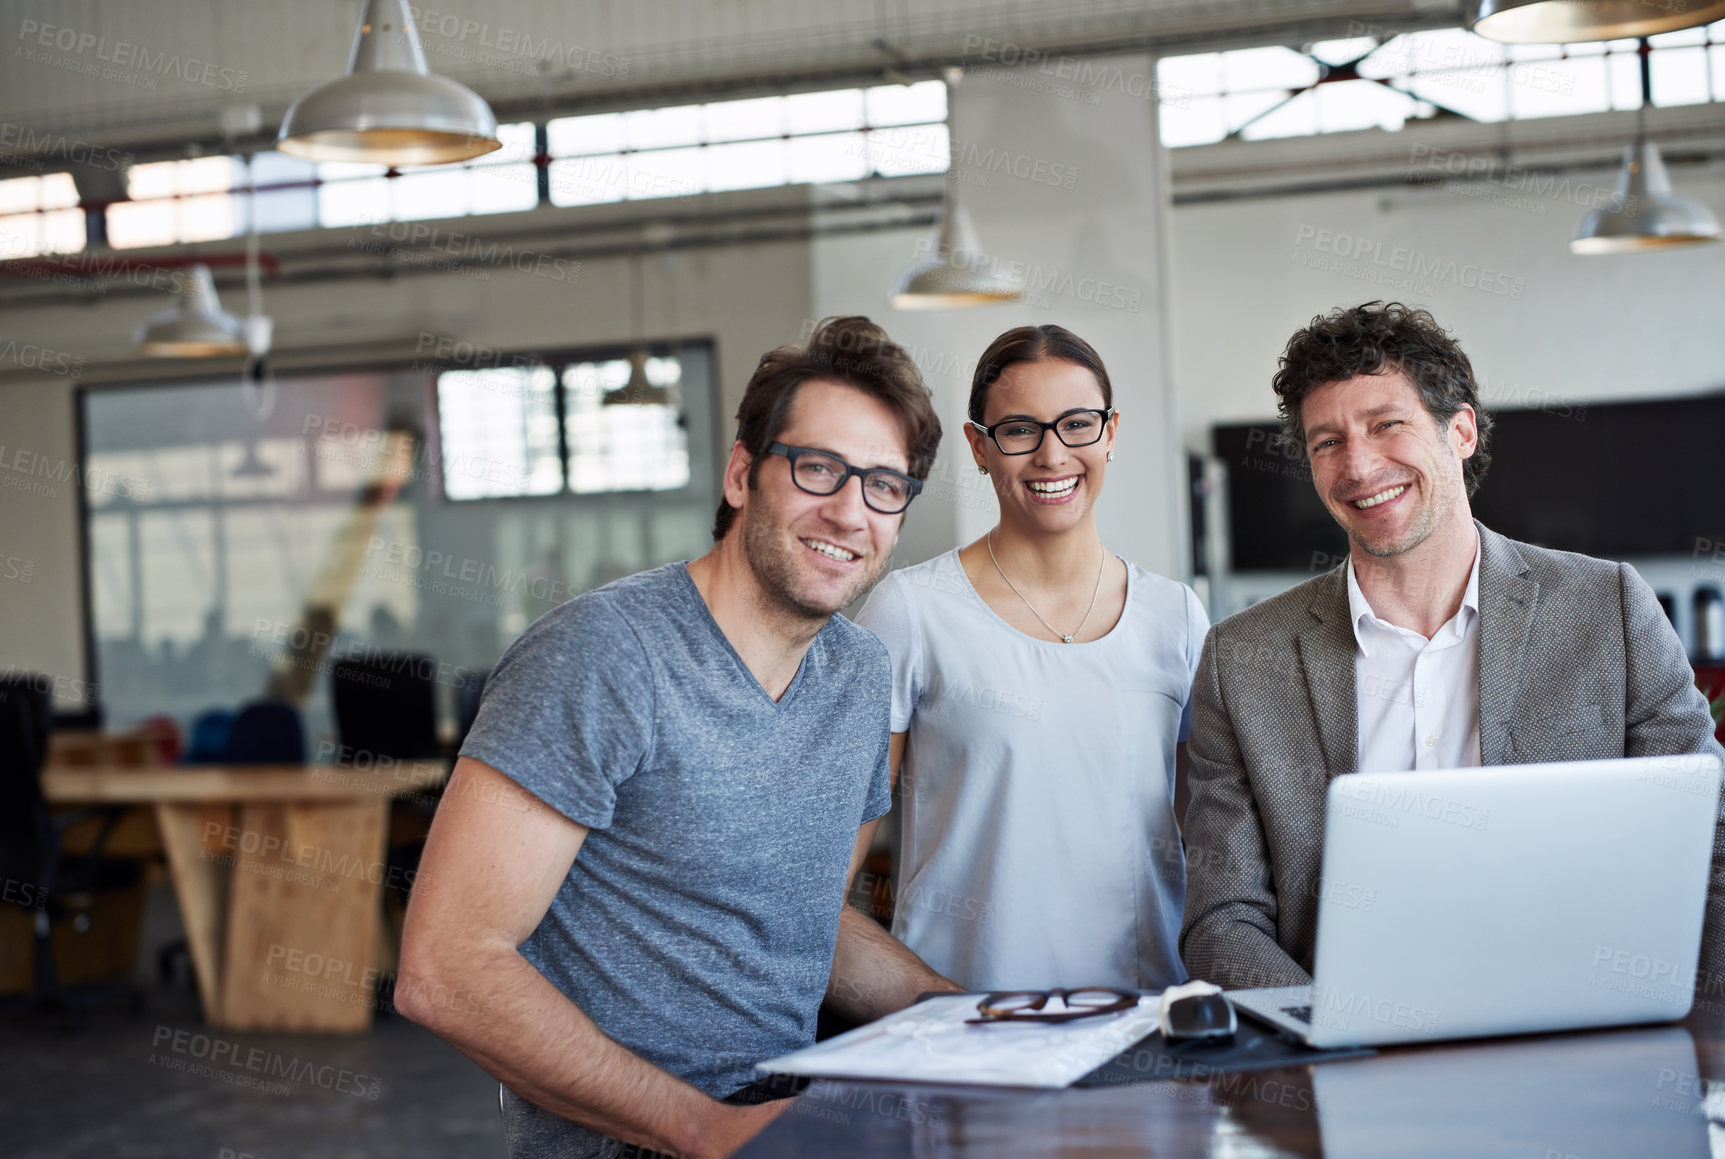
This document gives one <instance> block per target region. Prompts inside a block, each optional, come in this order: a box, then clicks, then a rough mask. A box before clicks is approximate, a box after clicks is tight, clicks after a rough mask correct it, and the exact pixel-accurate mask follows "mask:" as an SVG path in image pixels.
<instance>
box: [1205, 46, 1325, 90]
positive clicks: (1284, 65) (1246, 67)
mask: <svg viewBox="0 0 1725 1159" xmlns="http://www.w3.org/2000/svg"><path fill="white" fill-rule="evenodd" d="M1222 78H1223V81H1224V83H1225V84H1226V86H1227V88H1228V91H1229V92H1245V91H1250V90H1252V89H1270V88H1283V89H1302V88H1305V87H1306V86H1307V85H1309V84H1313V83H1315V82H1316V81H1317V79H1318V66H1317V64H1316V63H1314V62H1313V60H1312V58H1311V57H1309V56H1306V55H1305V54H1304V53H1300V52H1295V51H1294V50H1293V49H1291V48H1274V47H1272V48H1248V49H1243V50H1241V51H1239V52H1224V53H1223V54H1222Z"/></svg>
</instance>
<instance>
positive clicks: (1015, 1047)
mask: <svg viewBox="0 0 1725 1159" xmlns="http://www.w3.org/2000/svg"><path fill="white" fill-rule="evenodd" d="M979 998H980V995H976V994H955V995H952V996H950V997H945V998H931V999H929V1000H928V1001H926V1002H918V1003H917V1004H916V1005H915V1006H911V1007H907V1008H906V1009H904V1010H900V1011H899V1012H898V1013H896V1014H889V1015H887V1016H886V1017H885V1018H882V1019H879V1020H878V1021H875V1022H871V1023H869V1024H868V1025H867V1026H859V1027H857V1028H856V1029H855V1030H851V1031H847V1032H845V1033H844V1034H841V1035H839V1036H837V1037H836V1038H829V1039H827V1041H825V1042H818V1043H816V1044H815V1045H813V1046H811V1047H809V1048H807V1049H806V1050H799V1051H797V1052H796V1053H794V1054H787V1055H785V1056H784V1057H783V1058H775V1059H771V1060H769V1061H767V1062H763V1063H760V1064H759V1065H758V1066H757V1068H756V1069H758V1070H762V1071H767V1072H770V1073H776V1074H798V1075H819V1076H821V1077H823V1078H863V1079H890V1080H897V1081H903V1082H924V1083H976V1084H984V1085H988V1086H1013V1087H1065V1086H1070V1085H1071V1084H1073V1083H1074V1082H1077V1081H1078V1080H1079V1079H1081V1078H1083V1077H1084V1076H1085V1075H1087V1074H1089V1073H1090V1072H1091V1071H1093V1070H1095V1069H1096V1068H1097V1067H1099V1066H1101V1065H1102V1064H1103V1063H1105V1062H1107V1061H1108V1060H1109V1059H1111V1058H1113V1057H1114V1056H1115V1055H1117V1054H1119V1053H1120V1052H1121V1051H1123V1050H1125V1049H1126V1048H1127V1047H1129V1046H1132V1045H1133V1044H1134V1043H1136V1042H1138V1041H1139V1040H1141V1039H1143V1038H1144V1037H1145V1036H1147V1035H1149V1034H1150V1033H1152V1032H1153V1031H1154V1030H1155V1029H1156V1012H1157V998H1158V996H1157V995H1149V996H1146V997H1142V998H1140V999H1139V1000H1138V1005H1137V1006H1136V1007H1133V1008H1132V1009H1130V1010H1124V1011H1121V1012H1120V1013H1118V1014H1103V1015H1098V1016H1097V1017H1094V1018H1080V1019H1076V1020H1075V1021H1072V1022H1065V1023H1058V1024H1054V1025H1050V1024H1047V1023H1040V1024H1039V1023H1034V1022H1016V1021H1004V1022H994V1023H990V1024H988V1025H984V1026H970V1025H966V1023H965V1020H966V1019H967V1018H975V1017H976V1003H977V1001H978V1000H979Z"/></svg>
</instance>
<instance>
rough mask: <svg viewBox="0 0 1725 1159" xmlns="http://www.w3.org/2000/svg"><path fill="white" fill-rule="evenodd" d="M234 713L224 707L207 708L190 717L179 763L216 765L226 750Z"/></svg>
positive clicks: (232, 729) (231, 731) (232, 728)
mask: <svg viewBox="0 0 1725 1159" xmlns="http://www.w3.org/2000/svg"><path fill="white" fill-rule="evenodd" d="M233 731H234V714H233V713H232V712H230V711H229V710H228V709H225V708H207V709H205V710H204V711H203V712H200V713H198V715H197V716H195V717H193V718H192V727H191V729H190V730H188V732H187V740H186V751H185V753H184V754H183V755H182V756H181V757H180V763H181V764H186V765H216V764H220V763H221V761H222V754H223V753H225V752H227V751H228V737H230V736H232V735H233Z"/></svg>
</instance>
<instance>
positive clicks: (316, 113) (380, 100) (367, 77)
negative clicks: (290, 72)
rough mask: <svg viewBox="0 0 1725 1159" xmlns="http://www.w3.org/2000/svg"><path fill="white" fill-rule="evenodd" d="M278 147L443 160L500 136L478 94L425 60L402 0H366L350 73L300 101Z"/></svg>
mask: <svg viewBox="0 0 1725 1159" xmlns="http://www.w3.org/2000/svg"><path fill="white" fill-rule="evenodd" d="M276 147H277V148H278V149H280V150H281V151H282V152H283V153H288V154H291V155H293V156H295V157H303V158H305V159H306V160H309V161H368V162H372V163H374V164H379V165H444V164H448V163H450V162H453V161H466V160H468V159H469V158H471V157H479V156H483V155H484V154H486V153H490V152H492V151H493V150H495V149H499V148H501V147H502V142H501V141H499V140H498V138H497V117H496V115H495V114H493V113H492V111H491V106H490V105H488V104H486V103H485V101H484V99H483V98H481V97H480V96H479V94H477V93H475V92H474V91H473V90H472V89H469V88H467V87H466V86H465V85H461V84H457V83H456V82H455V81H452V80H450V79H449V78H448V77H443V76H437V75H436V74H434V73H432V72H430V71H429V70H428V69H427V68H426V65H425V52H424V50H423V49H422V48H421V47H420V45H419V33H418V31H417V30H415V28H414V27H413V21H412V19H411V18H410V17H409V15H408V11H407V5H406V3H405V2H404V0H367V2H366V6H365V15H364V16H363V17H362V18H361V20H360V24H359V31H358V33H356V34H355V36H354V42H353V56H352V59H351V60H350V61H349V63H348V75H347V76H345V77H342V78H341V79H340V80H334V81H331V82H330V83H328V84H326V85H324V86H322V87H321V88H317V89H314V90H312V91H311V92H309V93H307V94H306V95H305V96H303V97H301V98H300V99H299V100H298V101H296V102H294V105H293V107H292V108H290V109H288V112H287V116H286V117H284V118H282V127H281V132H280V133H279V134H278V135H277V138H276Z"/></svg>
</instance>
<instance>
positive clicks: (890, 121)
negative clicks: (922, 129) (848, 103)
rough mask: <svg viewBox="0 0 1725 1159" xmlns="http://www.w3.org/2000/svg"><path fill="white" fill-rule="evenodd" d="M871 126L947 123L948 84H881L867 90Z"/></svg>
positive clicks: (931, 82) (932, 81)
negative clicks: (945, 121)
mask: <svg viewBox="0 0 1725 1159" xmlns="http://www.w3.org/2000/svg"><path fill="white" fill-rule="evenodd" d="M865 97H866V101H867V108H866V111H867V114H868V123H869V124H871V125H915V124H922V123H925V122H929V121H944V120H946V85H944V84H942V83H941V82H940V81H937V80H929V81H922V82H920V83H918V84H913V85H878V86H876V87H875V88H872V89H869V90H867V92H866V94H865Z"/></svg>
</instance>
